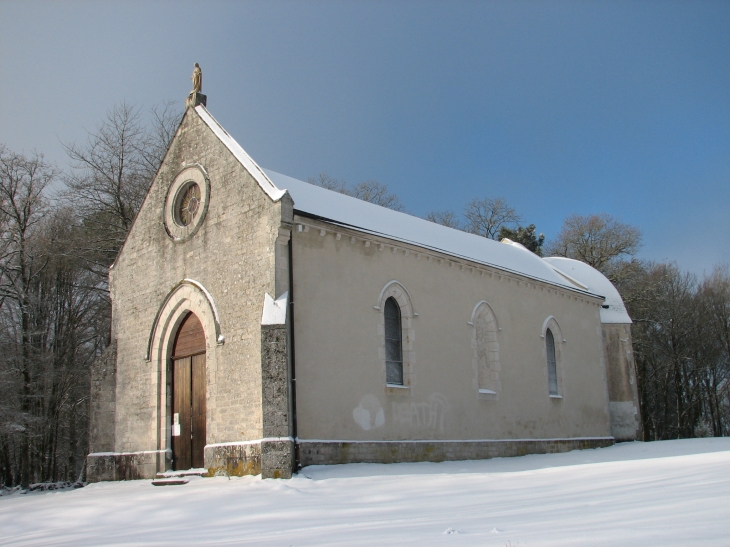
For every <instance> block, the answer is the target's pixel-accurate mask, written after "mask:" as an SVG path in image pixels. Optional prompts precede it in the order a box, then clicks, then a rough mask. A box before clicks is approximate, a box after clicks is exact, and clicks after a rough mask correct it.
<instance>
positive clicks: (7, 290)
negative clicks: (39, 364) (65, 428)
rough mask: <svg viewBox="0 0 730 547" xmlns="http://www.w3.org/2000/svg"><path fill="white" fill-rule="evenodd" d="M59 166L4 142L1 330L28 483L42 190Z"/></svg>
mask: <svg viewBox="0 0 730 547" xmlns="http://www.w3.org/2000/svg"><path fill="white" fill-rule="evenodd" d="M57 176H58V171H57V170H56V169H54V168H53V167H51V166H49V165H48V164H46V163H45V162H44V161H43V157H42V156H41V155H38V154H33V155H32V156H31V157H25V156H23V155H21V154H16V153H13V152H10V151H9V150H8V149H7V148H6V147H4V146H2V147H0V219H1V220H0V222H2V241H1V243H0V245H2V257H0V298H1V299H2V311H3V312H5V314H7V317H8V320H7V321H6V322H5V324H4V325H3V332H2V334H4V335H5V336H6V337H7V338H9V339H12V340H13V341H14V343H13V344H12V345H11V346H10V347H9V348H7V349H6V351H5V352H3V369H4V370H5V371H11V372H15V374H14V376H16V377H17V379H18V383H19V385H18V404H17V405H16V406H15V410H16V412H15V420H14V422H13V428H12V429H14V430H15V431H17V432H18V433H20V435H21V437H22V440H21V442H20V449H21V455H20V461H21V463H22V467H21V468H20V470H19V474H20V477H19V478H20V481H21V482H22V483H23V484H24V485H27V484H28V481H29V480H30V477H31V470H30V456H31V455H30V450H31V436H30V423H29V422H30V420H31V418H32V416H33V414H34V411H35V410H36V405H37V400H36V398H35V397H34V395H35V394H34V389H33V380H34V378H33V364H34V359H35V357H36V355H37V345H38V336H39V334H40V333H38V332H37V331H36V330H35V328H34V327H35V325H34V317H33V313H32V310H33V304H34V303H33V290H32V289H33V286H34V284H35V283H36V281H37V279H38V278H39V277H40V276H41V274H42V272H43V270H44V268H45V267H46V264H47V257H46V256H45V255H44V253H43V252H42V251H41V246H40V245H39V244H38V241H37V239H38V238H37V233H38V226H39V224H40V223H41V222H42V220H43V218H44V215H45V213H46V210H47V201H46V199H45V196H44V195H43V192H44V190H45V188H46V187H47V186H48V185H49V184H51V183H52V182H53V180H54V179H55V178H56V177H57Z"/></svg>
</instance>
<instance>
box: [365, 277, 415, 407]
mask: <svg viewBox="0 0 730 547" xmlns="http://www.w3.org/2000/svg"><path fill="white" fill-rule="evenodd" d="M391 297H392V298H393V299H394V300H395V301H396V302H397V304H398V306H399V307H400V313H401V330H402V339H401V340H402V346H401V351H402V352H403V385H402V386H396V385H392V384H387V383H386V382H385V378H386V372H385V371H386V363H385V312H384V310H385V301H386V300H387V299H388V298H391ZM373 309H375V310H377V311H378V315H379V317H378V342H379V344H378V356H379V357H380V363H381V376H382V379H383V385H384V386H385V393H386V394H389V395H411V394H412V393H411V392H412V389H411V388H412V387H413V386H414V385H415V371H414V365H415V362H416V352H415V351H414V350H413V340H414V338H415V333H414V329H413V318H414V317H418V314H417V313H416V312H415V311H414V310H413V303H412V300H411V295H410V294H409V293H408V290H407V289H406V288H405V287H404V286H403V284H402V283H400V282H399V281H396V280H395V279H394V280H391V281H388V282H387V283H386V284H385V285H384V286H383V288H382V290H381V291H380V295H379V296H378V301H377V304H376V305H375V306H373Z"/></svg>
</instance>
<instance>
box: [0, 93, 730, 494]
mask: <svg viewBox="0 0 730 547" xmlns="http://www.w3.org/2000/svg"><path fill="white" fill-rule="evenodd" d="M180 116H181V113H180V112H179V111H178V110H176V108H175V107H174V106H173V105H172V104H170V103H165V104H162V105H160V106H157V107H155V108H153V109H152V110H151V111H149V112H146V111H144V112H143V111H142V110H141V109H140V108H138V107H135V106H133V105H129V104H125V103H120V104H117V105H115V106H114V107H112V108H111V109H110V110H109V111H108V112H107V114H106V117H105V118H104V119H102V120H101V121H100V122H99V124H98V125H97V127H96V129H95V130H94V131H90V132H89V133H88V136H87V139H86V141H85V142H83V143H79V144H77V143H67V144H65V145H64V146H65V149H66V152H67V155H68V165H67V166H66V167H65V168H64V169H60V168H58V167H57V166H55V165H51V164H49V163H47V162H46V161H45V160H44V157H43V156H42V155H41V154H39V153H36V152H33V153H30V154H22V153H18V152H14V151H12V150H11V149H9V148H8V147H6V146H5V145H0V234H1V237H0V486H7V487H12V486H16V485H20V486H22V487H28V486H29V485H32V484H35V483H42V482H48V483H55V482H60V481H71V482H73V481H80V482H81V481H83V480H84V478H85V477H84V468H85V466H84V464H85V456H86V453H87V445H88V441H87V437H88V436H87V430H88V406H89V391H90V385H89V381H90V368H91V365H92V363H94V362H95V360H96V359H97V358H98V357H99V356H100V355H101V353H102V352H103V351H104V349H105V348H106V347H107V346H108V345H109V343H110V317H111V310H110V307H111V306H110V299H109V293H108V287H107V272H108V268H109V266H110V265H111V264H112V262H113V261H114V259H115V257H116V254H117V252H118V251H119V249H120V247H121V245H122V244H123V242H124V238H125V237H126V234H127V232H128V230H129V229H130V227H131V225H132V222H133V220H134V218H135V215H136V213H137V211H138V210H139V207H140V206H141V203H142V200H143V199H144V196H145V194H146V192H147V189H148V187H149V184H150V183H151V181H152V179H153V177H154V175H155V173H156V171H157V168H158V167H159V165H160V163H161V161H162V159H163V156H164V154H165V151H166V150H167V147H168V145H169V143H170V141H171V139H172V137H173V136H174V133H175V131H176V129H177V126H178V124H179V121H180ZM309 182H310V183H312V184H317V185H320V186H323V187H326V188H329V189H331V190H335V191H339V192H342V193H345V194H348V195H352V196H354V197H357V198H359V199H364V200H366V201H370V202H373V203H377V204H379V205H382V206H385V207H390V208H392V209H395V210H404V206H403V204H402V203H401V201H400V199H399V198H398V197H397V196H396V195H395V194H393V193H392V192H390V191H389V189H388V187H387V185H385V184H381V183H379V182H377V181H373V180H369V181H365V182H362V183H358V184H354V185H351V184H348V183H347V182H345V181H342V180H336V179H333V178H331V177H329V175H327V174H326V173H321V174H320V175H319V176H318V177H315V178H311V179H309ZM427 219H428V220H430V221H432V222H437V223H439V224H443V225H446V226H449V227H451V228H455V229H459V230H464V231H467V232H471V233H474V234H478V235H481V236H483V237H488V238H492V239H496V240H501V239H503V238H508V239H511V240H513V241H516V242H518V243H520V244H522V245H524V246H525V247H526V248H528V249H529V250H530V251H532V252H535V253H536V254H538V255H540V256H542V255H545V256H565V257H569V258H575V259H578V260H582V261H585V262H587V263H588V264H590V265H591V266H593V267H595V268H597V269H598V270H600V271H601V272H602V273H604V274H605V275H606V276H607V277H608V278H609V279H610V280H611V281H612V282H613V283H614V284H615V285H616V287H617V288H618V290H619V292H620V293H621V295H622V297H623V299H624V302H625V304H626V306H627V308H628V311H629V315H630V316H631V317H632V319H633V321H634V324H633V327H632V336H633V344H634V355H635V360H636V368H637V379H638V388H639V396H640V403H641V414H642V435H643V440H645V441H653V440H665V439H679V438H689V437H711V436H715V437H722V436H728V435H730V381H729V380H730V271H729V270H728V267H727V265H718V266H717V267H716V268H715V269H714V270H713V271H712V272H711V273H710V274H708V275H705V276H703V277H698V276H696V275H694V274H692V273H689V272H685V271H682V270H681V269H680V268H679V267H678V266H677V265H676V264H674V263H672V262H649V261H645V260H641V259H639V258H637V253H638V251H639V249H640V248H641V231H640V230H639V229H638V228H636V227H634V226H631V225H628V224H624V223H622V222H620V221H619V220H618V219H616V218H614V217H612V216H611V215H608V214H605V213H598V214H588V215H581V214H574V215H570V216H569V217H568V218H566V219H565V221H564V223H563V227H562V230H561V231H560V232H559V233H558V234H557V236H556V237H555V238H554V239H552V240H547V241H546V240H545V237H544V235H543V234H538V233H537V231H536V227H535V225H534V224H528V225H526V224H525V223H523V219H522V218H521V217H520V215H519V214H518V213H517V211H516V210H515V209H513V208H512V207H511V206H510V205H509V204H508V203H507V201H506V200H505V199H504V198H501V197H498V196H497V197H494V196H493V197H475V198H474V199H472V200H471V201H469V202H468V203H467V204H466V205H465V207H464V210H463V212H462V213H457V212H454V211H432V212H430V213H428V215H427Z"/></svg>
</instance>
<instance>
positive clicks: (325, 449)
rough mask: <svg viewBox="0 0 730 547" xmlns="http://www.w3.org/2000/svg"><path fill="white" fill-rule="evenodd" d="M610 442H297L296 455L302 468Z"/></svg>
mask: <svg viewBox="0 0 730 547" xmlns="http://www.w3.org/2000/svg"><path fill="white" fill-rule="evenodd" d="M613 443H614V441H613V439H612V438H611V437H603V438H600V437H599V438H594V439H591V438H585V439H544V440H541V439H535V440H504V441H449V442H443V441H419V442H409V441H392V442H377V441H374V442H321V441H300V443H299V454H300V458H301V464H302V466H307V465H328V464H342V463H399V462H442V461H455V460H484V459H489V458H506V457H511V456H525V455H527V454H553V453H557V452H569V451H571V450H578V449H586V448H603V447H606V446H611V445H612V444H613Z"/></svg>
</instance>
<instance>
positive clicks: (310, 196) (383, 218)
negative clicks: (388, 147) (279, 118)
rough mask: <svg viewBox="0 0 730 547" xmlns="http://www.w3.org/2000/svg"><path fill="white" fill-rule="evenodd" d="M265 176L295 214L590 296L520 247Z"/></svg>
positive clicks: (273, 175)
mask: <svg viewBox="0 0 730 547" xmlns="http://www.w3.org/2000/svg"><path fill="white" fill-rule="evenodd" d="M264 171H265V173H266V174H267V175H268V177H269V179H270V180H271V181H272V182H273V183H274V184H275V185H276V187H277V188H281V189H286V190H287V191H288V192H289V193H290V195H291V197H292V199H293V200H294V210H295V211H297V212H300V213H304V214H306V215H311V216H314V217H318V218H321V219H323V220H326V221H328V222H331V223H334V224H338V225H341V226H346V227H352V228H355V229H357V230H359V231H362V232H366V233H369V234H373V235H379V236H384V237H387V238H389V239H393V240H397V241H402V242H404V243H411V244H414V245H418V246H419V247H424V248H426V249H432V250H434V251H439V252H442V253H445V254H448V255H452V256H454V257H458V258H464V259H467V260H470V261H473V262H477V263H480V264H484V265H488V266H494V267H496V268H499V269H501V270H506V271H509V272H514V273H518V274H521V275H524V276H526V277H530V278H533V279H539V280H542V281H547V282H549V283H552V284H554V285H560V286H562V287H567V288H570V289H573V290H578V291H582V292H591V291H587V290H586V289H581V288H579V287H577V286H576V285H575V284H573V283H570V282H569V281H567V280H566V279H565V278H564V277H562V276H561V275H559V274H558V273H557V272H555V270H554V268H553V267H552V266H550V264H548V263H546V262H545V261H544V260H542V259H541V258H540V257H538V256H537V255H536V254H534V253H532V252H530V251H528V250H527V249H525V248H524V247H522V246H521V245H519V246H517V245H503V244H502V243H499V242H497V241H494V240H492V239H487V238H485V237H481V236H477V235H474V234H468V233H466V232H462V231H461V230H455V229H453V228H447V227H446V226H441V225H440V224H436V223H434V222H430V221H428V220H424V219H422V218H418V217H414V216H411V215H408V214H406V213H400V212H398V211H393V210H392V209H387V208H385V207H380V206H379V205H375V204H373V203H368V202H365V201H362V200H360V199H357V198H354V197H351V196H347V195H344V194H340V193H339V192H334V191H332V190H327V189H325V188H321V187H319V186H315V185H314V184H309V183H308V182H303V181H301V180H297V179H294V178H291V177H288V176H286V175H282V174H281V173H276V172H275V171H270V170H268V169H265V170H264Z"/></svg>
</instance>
